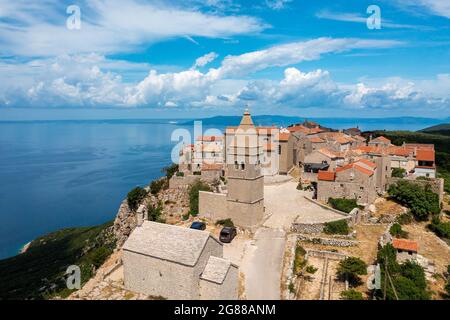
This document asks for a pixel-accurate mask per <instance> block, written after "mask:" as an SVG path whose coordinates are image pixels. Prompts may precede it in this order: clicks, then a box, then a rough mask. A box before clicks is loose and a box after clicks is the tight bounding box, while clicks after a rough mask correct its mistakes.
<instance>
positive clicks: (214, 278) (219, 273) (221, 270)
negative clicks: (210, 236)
mask: <svg viewBox="0 0 450 320" xmlns="http://www.w3.org/2000/svg"><path fill="white" fill-rule="evenodd" d="M231 266H232V263H231V262H230V261H228V260H225V259H222V258H218V257H213V256H210V257H209V260H208V263H207V264H206V266H205V269H204V270H203V272H202V274H201V275H200V279H203V280H207V281H211V282H215V283H217V284H222V283H223V281H224V280H225V278H226V276H227V273H228V270H230V267H231Z"/></svg>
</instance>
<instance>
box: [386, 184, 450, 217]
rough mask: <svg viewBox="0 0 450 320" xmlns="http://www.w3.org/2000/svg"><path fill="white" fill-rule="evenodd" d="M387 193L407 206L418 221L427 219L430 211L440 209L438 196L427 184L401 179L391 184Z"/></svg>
mask: <svg viewBox="0 0 450 320" xmlns="http://www.w3.org/2000/svg"><path fill="white" fill-rule="evenodd" d="M388 193H389V195H390V196H391V197H392V198H393V199H395V200H396V201H398V202H399V203H401V204H403V205H406V206H407V207H409V208H410V209H411V213H412V214H413V215H414V217H415V218H416V219H417V220H419V221H425V220H427V219H428V216H429V215H430V213H431V214H437V213H439V212H440V211H441V208H440V204H439V196H438V195H437V194H436V193H434V192H433V191H431V188H430V187H429V186H426V187H421V186H419V185H416V184H413V183H410V182H408V181H405V180H401V181H398V182H397V183H396V184H393V185H391V186H390V187H389V190H388Z"/></svg>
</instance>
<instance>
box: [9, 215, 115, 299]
mask: <svg viewBox="0 0 450 320" xmlns="http://www.w3.org/2000/svg"><path fill="white" fill-rule="evenodd" d="M111 225H112V223H106V224H103V225H99V226H94V227H85V228H70V229H63V230H59V231H56V232H53V233H50V234H48V235H45V236H42V237H40V238H37V239H36V240H34V241H33V242H32V243H31V245H30V248H29V249H28V251H27V252H26V253H24V254H21V255H18V256H15V257H12V258H9V259H5V260H0V284H1V285H0V299H45V298H49V297H52V296H54V295H61V296H66V295H68V294H69V293H70V291H69V290H68V289H66V286H65V278H64V274H65V271H66V269H67V267H68V266H70V265H78V266H79V267H80V268H81V270H82V277H81V280H82V283H84V282H86V281H87V280H88V279H89V278H90V277H91V276H92V272H93V270H94V269H95V267H98V266H99V265H101V264H102V263H103V261H104V260H105V259H106V258H107V257H108V256H109V255H110V254H111V253H112V250H113V248H114V245H115V243H114V238H113V236H112V233H111V228H109V227H110V226H111Z"/></svg>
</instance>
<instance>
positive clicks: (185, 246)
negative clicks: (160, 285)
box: [123, 221, 221, 266]
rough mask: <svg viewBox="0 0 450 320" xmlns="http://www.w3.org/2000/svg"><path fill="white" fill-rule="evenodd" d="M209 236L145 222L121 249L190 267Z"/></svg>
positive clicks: (189, 230) (204, 232)
mask: <svg viewBox="0 0 450 320" xmlns="http://www.w3.org/2000/svg"><path fill="white" fill-rule="evenodd" d="M209 237H211V235H210V233H209V232H207V231H200V230H194V229H189V228H184V227H178V226H174V225H169V224H164V223H156V222H152V221H145V222H144V223H143V224H142V226H141V227H137V228H136V229H134V231H133V232H132V233H131V235H130V236H129V238H128V239H127V241H126V242H125V244H124V245H123V250H127V251H131V252H136V253H140V254H143V255H146V256H151V257H154V258H158V259H162V260H167V261H172V262H176V263H180V264H184V265H187V266H194V265H195V264H196V263H197V261H198V259H199V257H200V255H201V253H202V251H203V248H204V247H205V245H206V242H207V241H208V239H209ZM211 238H212V237H211ZM218 243H219V242H218ZM220 245H221V244H220Z"/></svg>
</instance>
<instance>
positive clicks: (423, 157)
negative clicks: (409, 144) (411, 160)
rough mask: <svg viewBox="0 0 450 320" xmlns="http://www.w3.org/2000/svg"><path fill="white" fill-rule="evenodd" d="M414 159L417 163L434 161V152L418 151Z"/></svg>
mask: <svg viewBox="0 0 450 320" xmlns="http://www.w3.org/2000/svg"><path fill="white" fill-rule="evenodd" d="M416 159H417V160H419V161H434V150H428V149H419V150H417V152H416Z"/></svg>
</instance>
